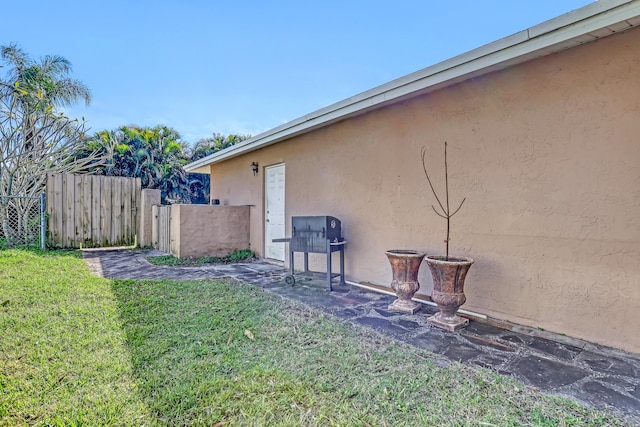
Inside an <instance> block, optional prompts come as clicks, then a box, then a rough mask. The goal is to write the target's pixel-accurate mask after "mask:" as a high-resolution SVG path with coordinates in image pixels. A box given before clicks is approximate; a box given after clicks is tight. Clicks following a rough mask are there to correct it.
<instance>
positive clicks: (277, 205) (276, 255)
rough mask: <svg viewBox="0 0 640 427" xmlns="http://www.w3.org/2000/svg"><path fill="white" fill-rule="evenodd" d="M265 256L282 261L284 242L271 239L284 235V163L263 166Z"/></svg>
mask: <svg viewBox="0 0 640 427" xmlns="http://www.w3.org/2000/svg"><path fill="white" fill-rule="evenodd" d="M264 176H265V177H264V181H265V182H264V185H265V191H264V194H265V197H264V198H265V201H264V206H265V215H264V217H265V225H264V236H265V242H264V253H265V258H271V259H277V260H280V261H284V254H285V250H284V248H285V243H273V242H272V240H273V239H278V238H283V237H286V236H285V234H284V233H285V218H284V163H283V164H280V165H275V166H269V167H267V168H265V174H264Z"/></svg>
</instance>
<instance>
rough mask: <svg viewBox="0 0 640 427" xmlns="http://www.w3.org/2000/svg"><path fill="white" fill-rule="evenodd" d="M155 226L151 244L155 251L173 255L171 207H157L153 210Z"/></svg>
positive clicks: (152, 230) (152, 231)
mask: <svg viewBox="0 0 640 427" xmlns="http://www.w3.org/2000/svg"><path fill="white" fill-rule="evenodd" d="M151 216H152V218H153V220H152V221H153V225H152V229H151V242H152V245H153V248H154V249H157V250H159V251H163V252H167V253H171V206H158V205H155V206H153V207H152V208H151Z"/></svg>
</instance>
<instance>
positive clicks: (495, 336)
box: [83, 250, 640, 425]
mask: <svg viewBox="0 0 640 427" xmlns="http://www.w3.org/2000/svg"><path fill="white" fill-rule="evenodd" d="M157 255H165V254H164V253H162V252H158V251H148V250H144V251H143V250H85V251H83V257H84V259H85V260H86V262H87V264H88V265H89V267H90V268H91V270H92V271H94V272H95V273H96V274H98V275H101V276H103V277H109V278H117V279H160V278H170V279H206V278H220V277H231V278H235V279H238V280H242V281H245V282H249V283H252V284H254V285H257V286H260V287H262V288H264V289H266V290H268V291H271V292H274V293H277V294H279V295H282V296H285V297H288V298H292V299H295V300H298V301H300V302H302V303H304V304H307V305H309V306H313V307H315V308H318V309H320V310H322V311H324V312H327V313H330V314H332V315H335V316H336V317H339V318H342V319H345V320H348V321H351V322H353V323H357V324H360V325H364V326H367V327H371V328H373V329H375V330H377V331H379V332H380V333H383V334H385V335H389V336H391V337H393V338H395V339H399V340H402V341H405V342H407V343H410V344H412V345H415V346H419V347H422V348H426V349H428V350H431V351H432V352H434V353H437V354H440V355H442V356H443V359H442V361H443V363H447V360H457V361H461V362H463V363H465V364H469V365H477V366H482V367H486V368H490V369H493V370H495V371H497V372H499V373H501V374H504V375H512V376H515V377H516V378H518V379H519V380H521V381H522V382H523V383H525V384H527V385H529V386H531V387H534V388H536V389H538V390H540V391H542V392H545V393H549V394H556V395H562V396H565V397H569V398H572V399H574V400H577V401H579V402H581V403H583V404H585V405H589V406H593V407H596V408H599V409H604V408H607V407H608V409H609V410H610V411H611V412H613V413H614V414H617V415H618V416H620V417H621V418H623V419H625V420H626V421H628V422H630V423H631V424H632V425H640V355H637V354H630V353H625V352H623V351H620V350H615V349H612V348H607V347H603V346H599V345H596V344H592V343H588V342H585V341H581V340H577V339H573V338H569V337H565V336H561V335H557V334H552V333H549V332H545V331H539V330H537V329H531V328H525V327H518V326H514V327H510V328H507V329H505V328H500V327H497V326H495V325H491V324H489V323H481V322H479V321H472V322H471V324H470V325H469V326H468V327H467V328H466V329H463V330H462V331H460V332H456V333H451V332H446V331H443V330H440V329H436V328H432V327H429V326H427V324H426V319H427V317H428V316H429V315H431V314H432V313H434V312H435V309H434V308H433V307H430V306H425V305H423V308H422V310H421V311H420V312H418V313H416V314H415V315H405V314H398V313H395V312H390V311H389V310H387V306H388V305H389V303H391V302H392V301H393V300H394V299H395V298H394V297H392V296H388V295H383V294H379V293H374V292H369V291H366V290H363V289H361V288H358V287H349V286H334V292H329V291H328V290H327V289H326V288H325V285H324V275H322V276H318V277H309V278H305V279H303V280H300V281H298V282H297V283H296V284H295V285H294V286H288V285H286V284H285V283H284V276H285V275H286V274H287V272H286V270H285V269H284V268H282V267H280V266H277V265H273V264H269V263H266V262H261V261H256V262H252V263H246V264H231V265H215V266H211V265H209V266H202V267H159V266H154V265H152V264H150V263H149V262H148V261H147V260H146V259H145V258H146V257H150V256H157Z"/></svg>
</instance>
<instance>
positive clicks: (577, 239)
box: [211, 30, 640, 352]
mask: <svg viewBox="0 0 640 427" xmlns="http://www.w3.org/2000/svg"><path fill="white" fill-rule="evenodd" d="M639 94H640V31H639V30H630V31H628V32H626V33H624V34H621V35H614V36H611V37H608V38H606V39H602V40H599V41H597V42H593V43H590V44H586V45H583V46H580V47H576V48H572V49H569V50H566V51H564V52H561V53H559V54H555V55H551V56H547V57H543V58H539V59H536V60H533V61H531V62H527V63H525V64H521V65H518V66H514V67H512V68H509V69H506V70H503V71H500V72H496V73H492V74H488V75H485V76H483V77H481V78H477V79H474V80H471V81H466V82H464V83H461V84H458V85H456V86H452V87H449V88H446V89H443V90H441V91H437V92H433V93H431V94H428V95H423V96H420V97H417V98H414V99H412V100H409V101H404V102H401V103H397V104H394V105H392V106H390V107H387V108H384V109H379V110H376V111H373V112H368V113H366V114H364V115H362V116H359V117H356V118H352V119H348V120H345V121H342V122H339V123H337V124H334V125H331V126H328V127H326V128H323V129H320V130H316V131H313V132H310V133H308V134H305V135H302V136H299V137H295V138H292V139H290V140H288V141H285V142H281V143H279V144H276V145H272V146H269V147H266V148H263V149H261V150H258V151H255V152H252V153H248V154H246V155H243V156H240V157H237V158H233V159H230V160H227V161H224V162H221V163H218V164H215V165H212V167H211V174H212V197H215V198H219V199H221V200H222V201H223V203H227V204H232V205H235V204H254V205H255V207H252V211H251V220H250V221H251V247H252V248H253V249H254V250H256V251H257V252H259V253H260V252H261V251H262V250H263V248H264V242H263V236H264V234H263V230H264V227H263V220H264V213H263V201H264V190H263V187H264V180H263V178H264V176H263V175H264V174H263V172H264V170H261V172H260V174H259V175H258V176H253V174H252V172H251V170H250V167H249V164H250V163H251V162H253V161H255V162H258V163H259V164H260V166H261V167H264V166H268V165H271V164H276V163H280V162H284V163H286V196H285V197H286V217H287V222H289V218H290V217H291V216H292V215H326V214H330V215H334V216H336V217H338V218H340V219H341V220H342V224H343V230H344V235H345V237H346V238H347V239H348V241H349V244H348V246H347V249H346V253H345V255H346V271H347V279H348V280H353V281H370V282H373V283H376V284H381V285H388V284H389V282H390V280H391V271H390V267H389V265H388V262H387V260H386V257H385V255H384V251H385V250H387V249H393V248H407V249H421V250H425V251H426V252H427V253H429V254H439V253H442V252H443V250H444V243H443V240H444V238H445V222H444V220H443V219H441V218H439V217H437V216H436V215H435V214H434V213H433V212H432V210H431V207H430V206H431V204H433V203H434V200H433V199H432V196H431V195H430V192H429V190H428V187H427V183H426V181H425V179H424V176H423V173H422V169H421V164H420V158H419V154H420V149H421V147H422V146H425V147H426V148H427V151H428V155H429V158H428V165H429V167H430V169H431V171H432V174H433V177H434V180H435V181H436V185H437V186H438V188H442V185H443V179H442V177H443V174H444V170H443V169H444V168H443V161H442V155H443V141H445V140H446V141H448V142H449V175H450V185H451V197H452V203H455V202H457V201H459V200H460V199H461V198H462V197H465V196H466V197H467V201H466V203H465V206H464V207H463V208H462V210H461V211H460V212H459V213H458V214H457V215H456V216H455V217H454V218H453V223H452V236H451V239H452V240H451V253H452V255H455V254H459V255H466V256H471V257H472V258H474V259H475V260H476V264H475V265H474V266H473V267H472V269H471V271H470V273H469V276H468V277H467V286H466V294H467V297H468V301H467V304H466V305H465V308H467V309H469V310H474V311H477V312H481V313H485V314H487V315H490V316H492V317H496V318H501V319H506V320H510V321H514V322H518V323H521V324H526V325H530V326H535V327H542V328H545V329H548V330H552V331H556V332H561V333H566V334H568V335H571V336H576V337H581V338H584V339H587V340H590V341H594V342H599V343H603V344H607V345H612V346H615V347H618V348H622V349H626V350H629V351H634V352H640V334H638V332H637V331H638V330H640V315H638V312H637V309H638V307H640V265H639V263H638V260H640V142H638V135H640V96H639ZM287 227H289V224H287ZM287 233H288V234H289V233H290V231H289V230H288V229H287ZM316 261H317V265H316V268H317V269H318V270H322V269H323V268H324V264H323V260H322V258H318V257H316ZM298 265H301V264H298ZM420 280H421V283H422V289H421V292H425V293H430V291H431V287H432V284H431V279H430V277H429V274H428V269H427V268H426V265H423V267H422V269H421V272H420Z"/></svg>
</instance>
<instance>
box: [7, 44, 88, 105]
mask: <svg viewBox="0 0 640 427" xmlns="http://www.w3.org/2000/svg"><path fill="white" fill-rule="evenodd" d="M0 56H1V57H2V59H3V60H4V61H5V63H7V64H8V65H9V66H10V67H11V68H10V70H9V72H8V73H7V78H6V80H4V81H1V82H0V91H1V92H2V95H5V96H6V95H8V96H10V97H12V98H13V100H14V101H16V102H19V103H24V102H28V103H32V105H37V106H38V107H39V108H38V110H45V109H46V108H48V107H54V108H55V107H67V106H70V105H72V104H74V103H76V102H77V101H78V100H84V102H85V104H86V105H89V104H90V103H91V92H90V91H89V88H88V87H87V86H86V85H85V84H84V83H82V82H80V81H78V80H75V79H72V78H70V77H69V74H70V73H71V62H69V60H67V59H66V58H63V57H62V56H58V55H47V56H45V57H43V58H42V59H40V61H39V62H36V61H33V60H32V59H31V58H29V56H28V55H27V54H26V53H25V52H24V51H23V50H22V49H20V48H19V47H17V46H16V45H8V46H2V48H0Z"/></svg>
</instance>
